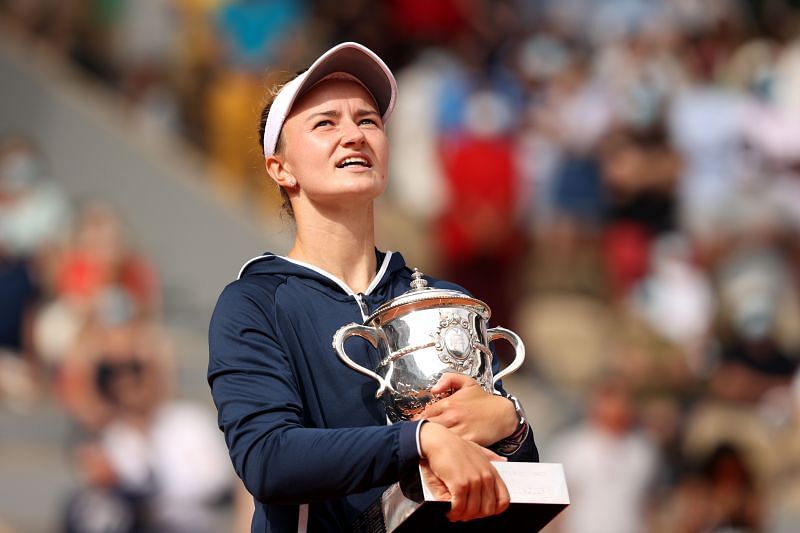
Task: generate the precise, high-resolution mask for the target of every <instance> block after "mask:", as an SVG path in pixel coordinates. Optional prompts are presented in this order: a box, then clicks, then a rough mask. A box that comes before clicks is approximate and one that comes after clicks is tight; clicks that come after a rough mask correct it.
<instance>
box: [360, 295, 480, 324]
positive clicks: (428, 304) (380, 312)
mask: <svg viewBox="0 0 800 533" xmlns="http://www.w3.org/2000/svg"><path fill="white" fill-rule="evenodd" d="M453 307H455V308H462V309H463V308H467V309H469V310H471V311H473V312H475V313H477V314H478V315H480V317H481V318H482V319H484V320H487V321H488V320H489V318H490V317H491V316H492V311H491V309H490V308H489V306H488V305H487V304H486V303H485V302H483V301H481V300H478V299H477V298H473V297H471V296H468V295H466V294H464V293H463V292H460V291H455V290H449V289H434V288H424V289H417V290H413V291H408V292H405V293H403V294H401V295H400V296H398V297H397V298H394V299H393V300H390V301H388V302H386V303H385V304H383V305H382V306H380V307H379V308H378V309H376V310H375V312H373V313H372V314H371V315H369V317H367V319H366V320H365V321H364V323H365V324H373V325H375V326H380V325H382V324H386V323H388V322H391V321H392V320H394V319H396V318H398V317H400V316H404V315H406V314H408V313H411V312H414V311H420V310H424V309H434V308H453Z"/></svg>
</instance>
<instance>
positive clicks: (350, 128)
mask: <svg viewBox="0 0 800 533" xmlns="http://www.w3.org/2000/svg"><path fill="white" fill-rule="evenodd" d="M363 142H364V132H363V131H362V130H361V128H359V127H358V124H357V123H355V122H353V121H352V120H344V121H342V145H343V146H352V145H360V144H362V143H363Z"/></svg>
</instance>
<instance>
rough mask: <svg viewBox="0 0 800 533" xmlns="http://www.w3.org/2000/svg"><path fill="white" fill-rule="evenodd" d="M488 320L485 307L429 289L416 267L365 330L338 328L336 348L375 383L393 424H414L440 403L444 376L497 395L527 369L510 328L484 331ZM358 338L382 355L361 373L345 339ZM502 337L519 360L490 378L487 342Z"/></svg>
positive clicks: (464, 297) (452, 292) (362, 326)
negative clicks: (503, 382) (457, 376)
mask: <svg viewBox="0 0 800 533" xmlns="http://www.w3.org/2000/svg"><path fill="white" fill-rule="evenodd" d="M490 316H491V310H490V309H489V307H488V306H487V305H486V304H485V303H483V302H482V301H480V300H477V299H475V298H472V297H470V296H468V295H467V294H464V293H463V292H460V291H456V290H450V289H437V288H432V287H428V286H427V282H426V281H425V279H423V275H422V273H421V272H420V271H419V270H417V269H415V270H414V274H413V276H412V281H411V288H410V289H409V290H408V291H407V292H405V293H403V294H401V295H400V296H398V297H396V298H394V299H392V300H390V301H388V302H386V303H384V304H383V305H381V306H380V307H379V308H378V309H377V310H376V311H375V312H374V313H372V314H371V315H370V316H369V317H367V319H366V320H365V321H364V324H356V323H355V322H353V323H350V324H347V325H345V326H342V327H341V328H339V330H338V331H337V332H336V334H335V335H334V336H333V348H334V350H336V354H337V355H338V356H339V358H340V359H341V360H342V361H343V362H344V363H345V364H346V365H347V366H349V367H350V368H352V369H353V370H355V371H357V372H360V373H362V374H364V375H366V376H368V377H370V378H372V379H374V380H375V381H376V382H377V383H378V390H377V392H376V393H375V396H376V398H380V399H381V400H382V402H383V404H384V407H385V409H386V415H387V416H388V418H389V420H391V421H392V422H397V421H400V420H410V419H412V418H413V417H414V416H415V415H417V414H419V413H421V412H422V411H423V410H424V409H425V406H426V405H428V404H429V403H431V402H435V401H437V400H438V399H439V397H437V396H436V395H434V394H433V393H431V389H432V388H433V387H434V385H436V383H437V382H438V381H439V379H440V378H441V377H442V375H443V374H445V373H448V372H458V373H461V374H465V375H467V376H469V377H471V378H474V379H475V380H476V381H477V382H478V383H479V384H480V386H481V387H483V388H484V389H485V390H486V391H487V392H489V393H493V392H494V385H495V383H496V382H497V381H498V380H500V379H502V378H503V376H506V375H508V374H510V373H511V372H514V371H515V370H517V369H518V368H519V367H520V365H522V362H523V361H524V359H525V348H524V346H523V344H522V340H521V339H520V338H519V336H518V335H517V334H516V333H514V332H512V331H510V330H508V329H505V328H500V327H495V328H491V329H487V322H488V320H489V317H490ZM354 335H355V336H358V337H361V338H363V339H366V340H367V341H368V342H369V343H370V344H371V345H372V346H373V347H375V348H376V349H377V350H378V352H379V354H380V363H379V364H378V366H377V368H375V369H368V368H364V367H363V366H361V365H359V364H358V363H355V362H354V361H353V360H352V359H350V357H349V356H348V355H347V354H346V353H345V348H344V344H345V341H346V340H347V339H348V338H349V337H352V336H354ZM498 339H502V340H505V341H507V342H509V343H510V344H511V345H512V346H513V347H514V351H515V356H514V360H513V361H512V362H511V364H509V365H508V366H507V367H506V368H504V369H503V370H502V371H501V372H498V373H497V375H493V373H492V358H493V356H492V351H491V350H490V349H489V343H490V342H492V341H494V340H498Z"/></svg>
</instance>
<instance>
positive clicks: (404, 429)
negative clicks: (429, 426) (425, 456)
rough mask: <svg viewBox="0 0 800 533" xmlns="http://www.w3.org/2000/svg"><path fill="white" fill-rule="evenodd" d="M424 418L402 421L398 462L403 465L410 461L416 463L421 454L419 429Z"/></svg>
mask: <svg viewBox="0 0 800 533" xmlns="http://www.w3.org/2000/svg"><path fill="white" fill-rule="evenodd" d="M423 422H424V420H416V421H413V422H403V423H402V426H401V427H400V451H399V453H400V457H399V459H400V464H401V465H403V466H405V465H407V464H408V463H410V462H413V463H414V464H416V463H417V462H418V461H419V460H420V458H421V457H422V454H421V453H420V449H419V430H420V428H421V427H422V423H423Z"/></svg>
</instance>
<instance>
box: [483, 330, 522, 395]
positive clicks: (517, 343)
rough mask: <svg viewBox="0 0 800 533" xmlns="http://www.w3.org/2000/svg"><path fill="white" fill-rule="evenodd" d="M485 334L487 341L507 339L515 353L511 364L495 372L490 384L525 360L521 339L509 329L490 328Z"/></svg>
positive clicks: (515, 368)
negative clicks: (487, 337)
mask: <svg viewBox="0 0 800 533" xmlns="http://www.w3.org/2000/svg"><path fill="white" fill-rule="evenodd" d="M486 333H487V335H488V336H489V342H492V341H493V340H496V339H503V340H505V341H508V342H509V343H510V344H511V346H513V347H514V352H515V353H516V355H515V356H514V360H513V361H511V364H510V365H508V366H507V367H505V368H504V369H503V370H501V371H500V372H498V373H497V375H496V376H494V378H492V385H494V384H495V383H497V382H498V381H499V380H500V379H502V378H503V376H507V375H509V374H510V373H512V372H514V371H515V370H517V369H518V368H519V367H520V366H522V362H523V361H524V360H525V345H524V344H522V339H520V338H519V335H517V334H516V333H514V332H513V331H511V330H510V329H506V328H492V329H490V330H488V331H487V332H486Z"/></svg>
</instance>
